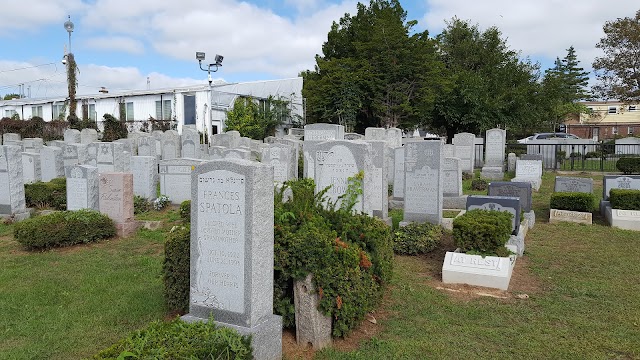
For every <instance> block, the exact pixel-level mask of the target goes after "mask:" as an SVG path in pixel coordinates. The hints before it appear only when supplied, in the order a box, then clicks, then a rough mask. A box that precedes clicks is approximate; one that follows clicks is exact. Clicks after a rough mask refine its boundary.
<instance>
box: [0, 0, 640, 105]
mask: <svg viewBox="0 0 640 360" xmlns="http://www.w3.org/2000/svg"><path fill="white" fill-rule="evenodd" d="M400 3H401V4H402V6H403V7H404V9H405V10H406V11H407V12H408V17H407V18H408V19H409V20H411V19H415V20H418V26H417V29H418V30H423V29H427V30H429V32H430V34H431V35H436V34H438V33H439V32H440V31H441V29H442V28H443V27H444V26H445V20H448V19H451V18H452V17H453V16H457V17H458V18H461V19H465V20H470V21H471V22H473V23H478V24H479V25H480V27H481V28H487V27H489V26H494V25H495V26H497V27H498V28H499V29H500V30H501V31H502V33H503V36H504V37H505V38H507V41H508V44H509V46H510V47H511V48H512V49H514V50H518V51H521V54H522V56H523V57H530V58H531V59H532V60H534V61H539V62H540V63H541V64H542V65H543V68H544V67H547V66H550V64H552V62H553V60H554V59H555V57H556V56H560V57H562V56H564V55H565V54H566V49H567V48H568V47H569V46H571V45H573V46H574V47H575V48H576V50H577V55H578V58H579V60H580V61H581V65H582V66H583V67H584V68H586V69H588V70H590V64H591V62H592V60H593V58H594V57H595V56H598V55H600V51H599V50H597V49H595V44H596V43H597V42H598V40H599V39H600V37H602V35H603V34H602V25H603V24H604V22H605V21H607V20H613V19H615V18H618V17H625V16H633V15H634V14H635V11H637V10H638V6H636V5H634V4H633V2H631V1H627V0H610V1H607V2H603V1H600V0H582V1H580V2H578V1H561V0H517V1H514V0H484V1H470V0H414V1H409V0H401V1H400ZM355 10H356V2H355V1H348V0H346V1H339V0H281V1H277V0H264V1H258V0H251V1H244V2H242V1H236V0H180V1H175V0H172V1H167V0H85V1H82V0H24V1H12V2H9V3H7V4H3V5H1V6H0V44H1V45H0V46H1V47H2V50H1V51H0V95H3V94H6V93H13V92H17V91H18V85H17V84H20V83H24V84H25V88H27V87H29V86H30V91H31V96H32V97H45V96H56V95H61V94H64V93H65V91H66V90H65V81H66V79H65V69H64V66H63V65H62V64H61V61H60V60H61V59H62V55H63V53H64V46H65V45H66V44H67V42H68V36H67V32H66V31H65V29H64V27H63V24H64V22H65V21H66V20H67V15H71V20H72V21H73V23H74V24H75V30H74V32H73V33H72V35H71V47H72V48H71V50H72V51H73V53H74V55H75V56H76V61H77V62H78V65H79V69H80V74H79V80H78V81H79V87H78V92H79V93H80V94H91V93H97V91H98V89H99V88H100V87H101V86H104V87H106V88H108V89H109V90H110V91H112V92H119V91H125V90H134V89H145V88H147V78H149V82H150V88H152V89H156V88H165V87H173V86H184V85H191V84H205V83H206V76H207V74H206V73H205V72H202V71H200V69H199V68H198V63H197V61H196V60H195V52H196V51H205V52H206V54H207V60H212V59H213V57H214V56H215V54H216V53H219V54H222V55H224V57H225V59H224V62H223V67H221V68H220V70H219V71H218V72H217V73H215V74H214V78H216V79H223V80H225V81H227V82H241V81H254V80H268V79H278V78H287V77H294V76H296V75H297V74H298V73H299V72H300V71H301V70H304V69H311V68H312V67H313V64H314V55H315V54H316V53H319V52H321V46H322V43H323V42H324V41H326V36H327V33H328V31H329V29H330V26H331V23H332V22H333V21H337V20H339V19H340V17H342V16H343V15H344V14H345V12H349V13H351V14H354V13H355ZM25 92H26V90H25Z"/></svg>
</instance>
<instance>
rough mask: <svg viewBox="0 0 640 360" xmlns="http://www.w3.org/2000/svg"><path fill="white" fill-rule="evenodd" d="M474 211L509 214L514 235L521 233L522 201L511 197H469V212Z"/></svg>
mask: <svg viewBox="0 0 640 360" xmlns="http://www.w3.org/2000/svg"><path fill="white" fill-rule="evenodd" d="M474 209H482V210H493V211H504V212H508V213H510V214H511V215H513V217H512V218H511V230H512V234H518V232H519V231H520V199H519V198H517V197H509V196H482V195H469V196H468V197H467V211H469V210H474Z"/></svg>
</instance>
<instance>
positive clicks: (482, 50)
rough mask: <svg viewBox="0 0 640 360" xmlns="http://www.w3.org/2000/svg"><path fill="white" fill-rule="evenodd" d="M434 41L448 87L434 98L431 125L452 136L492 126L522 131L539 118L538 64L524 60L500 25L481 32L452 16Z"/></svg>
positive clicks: (478, 131) (480, 131)
mask: <svg viewBox="0 0 640 360" xmlns="http://www.w3.org/2000/svg"><path fill="white" fill-rule="evenodd" d="M436 40H437V41H438V45H437V46H438V53H439V55H440V57H441V60H442V62H443V63H444V65H445V68H444V75H445V78H446V83H445V84H446V86H445V87H444V88H443V90H442V91H441V92H440V93H439V94H438V97H437V99H436V101H435V107H434V109H433V124H432V126H434V127H440V128H443V129H444V130H445V131H446V133H447V137H448V138H449V139H451V138H453V135H454V134H456V133H458V132H463V131H467V132H471V133H475V134H478V133H482V132H484V131H485V130H487V129H490V128H493V127H502V128H505V129H506V128H509V129H510V130H514V129H515V130H519V129H523V128H527V127H530V126H532V124H534V123H535V122H536V121H538V120H539V117H538V116H539V115H538V111H537V107H538V104H539V95H538V94H539V92H540V84H539V83H538V79H539V71H538V65H537V64H532V63H531V62H530V61H528V60H526V61H521V60H520V59H519V57H518V53H517V52H515V51H513V50H510V49H509V48H508V47H507V45H506V42H505V40H504V39H502V38H501V33H500V31H499V30H498V29H497V28H496V27H490V28H488V29H487V30H485V31H483V32H482V31H480V30H479V28H478V25H477V24H476V25H471V24H469V23H468V22H466V21H462V20H460V19H457V18H453V19H452V20H451V21H449V22H447V26H446V27H445V29H444V30H443V31H442V33H441V34H439V35H438V36H437V37H436Z"/></svg>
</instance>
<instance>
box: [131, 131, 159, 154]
mask: <svg viewBox="0 0 640 360" xmlns="http://www.w3.org/2000/svg"><path fill="white" fill-rule="evenodd" d="M136 140H137V142H138V156H154V157H156V158H157V157H158V152H157V151H156V142H157V140H156V139H155V138H154V137H153V136H140V137H138V139H136Z"/></svg>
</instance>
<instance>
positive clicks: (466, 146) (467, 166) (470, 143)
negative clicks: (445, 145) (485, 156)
mask: <svg viewBox="0 0 640 360" xmlns="http://www.w3.org/2000/svg"><path fill="white" fill-rule="evenodd" d="M475 140H476V136H475V135H473V134H471V133H459V134H455V135H454V136H453V141H452V143H453V145H454V146H455V150H454V155H453V156H454V157H457V158H459V159H460V168H461V169H462V171H464V172H468V173H471V174H473V168H474V166H475V162H476V160H475V155H476V152H475Z"/></svg>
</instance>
